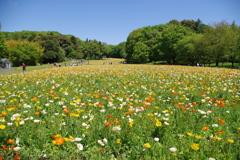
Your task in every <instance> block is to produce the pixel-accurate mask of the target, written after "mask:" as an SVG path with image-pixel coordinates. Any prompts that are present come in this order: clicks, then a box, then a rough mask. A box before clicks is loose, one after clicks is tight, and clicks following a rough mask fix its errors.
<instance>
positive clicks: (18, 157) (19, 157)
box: [13, 154, 21, 160]
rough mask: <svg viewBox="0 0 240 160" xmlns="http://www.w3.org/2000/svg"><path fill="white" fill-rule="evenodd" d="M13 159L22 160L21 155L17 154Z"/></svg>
mask: <svg viewBox="0 0 240 160" xmlns="http://www.w3.org/2000/svg"><path fill="white" fill-rule="evenodd" d="M13 158H14V160H19V159H21V156H20V154H15V155H14V156H13Z"/></svg>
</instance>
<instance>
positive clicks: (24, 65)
mask: <svg viewBox="0 0 240 160" xmlns="http://www.w3.org/2000/svg"><path fill="white" fill-rule="evenodd" d="M22 67H23V73H24V72H26V67H27V66H26V64H24V63H22Z"/></svg>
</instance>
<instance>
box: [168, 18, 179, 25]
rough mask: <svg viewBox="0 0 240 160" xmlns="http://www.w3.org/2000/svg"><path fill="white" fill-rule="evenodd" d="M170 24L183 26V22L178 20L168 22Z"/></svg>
mask: <svg viewBox="0 0 240 160" xmlns="http://www.w3.org/2000/svg"><path fill="white" fill-rule="evenodd" d="M168 24H175V25H181V22H179V21H178V20H176V19H172V20H171V21H169V22H168Z"/></svg>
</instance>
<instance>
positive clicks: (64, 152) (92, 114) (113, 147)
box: [0, 65, 240, 160]
mask: <svg viewBox="0 0 240 160" xmlns="http://www.w3.org/2000/svg"><path fill="white" fill-rule="evenodd" d="M0 86H1V90H0V146H1V148H0V159H1V160H2V159H15V160H17V159H41V160H43V159H56V160H57V159H157V160H159V159H164V160H168V159H169V160H172V159H187V160H190V159H196V160H200V159H201V160H204V159H206V160H219V159H221V160H223V159H226V160H230V159H231V160H233V159H234V160H235V159H240V152H239V148H240V143H239V140H240V118H239V116H240V70H231V69H219V68H208V67H188V66H168V65H164V66H160V65H159V66H158V65H83V66H75V67H57V68H50V69H49V68H48V69H42V70H35V71H29V72H26V73H24V74H22V73H21V74H12V75H7V76H0Z"/></svg>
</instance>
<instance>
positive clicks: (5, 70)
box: [0, 68, 14, 72]
mask: <svg viewBox="0 0 240 160" xmlns="http://www.w3.org/2000/svg"><path fill="white" fill-rule="evenodd" d="M13 69H14V68H4V69H0V72H7V71H11V70H13Z"/></svg>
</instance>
